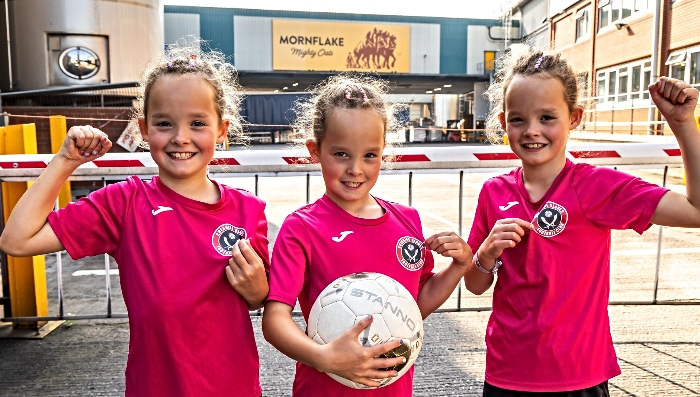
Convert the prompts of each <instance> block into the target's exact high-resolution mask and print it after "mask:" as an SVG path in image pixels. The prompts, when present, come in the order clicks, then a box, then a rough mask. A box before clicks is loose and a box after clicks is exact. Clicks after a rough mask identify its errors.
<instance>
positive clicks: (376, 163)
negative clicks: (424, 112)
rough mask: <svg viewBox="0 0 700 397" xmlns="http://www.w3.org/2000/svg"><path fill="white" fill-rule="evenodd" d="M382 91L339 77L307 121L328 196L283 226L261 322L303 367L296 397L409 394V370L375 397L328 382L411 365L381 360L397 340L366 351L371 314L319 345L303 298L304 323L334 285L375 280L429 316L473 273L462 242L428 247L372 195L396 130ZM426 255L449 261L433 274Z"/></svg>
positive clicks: (400, 210) (454, 239)
mask: <svg viewBox="0 0 700 397" xmlns="http://www.w3.org/2000/svg"><path fill="white" fill-rule="evenodd" d="M385 92H386V85H385V84H384V83H383V82H381V81H380V80H377V79H373V78H369V77H353V76H349V75H338V76H335V77H332V78H330V79H328V80H327V81H326V82H324V83H323V84H322V85H320V86H319V87H317V94H316V96H315V97H314V99H313V100H312V101H311V102H308V103H307V104H306V107H305V108H304V111H303V114H302V117H301V120H302V122H301V124H302V126H303V127H305V129H306V130H307V131H311V132H312V135H311V136H310V137H309V139H308V141H307V143H306V146H307V148H308V150H309V154H310V155H311V158H312V159H313V160H314V161H316V162H319V163H320V164H321V173H322V175H323V181H324V183H325V185H326V192H325V194H324V195H323V197H322V198H320V199H319V200H317V201H316V202H314V203H312V204H309V205H306V206H304V207H302V208H300V209H298V210H296V211H295V212H293V213H292V214H291V215H289V216H288V217H287V218H286V219H285V221H284V223H283V224H282V227H281V228H280V232H279V234H278V236H277V240H276V241H275V247H274V249H273V259H272V264H271V268H270V295H269V297H268V300H267V303H266V304H265V312H264V315H263V332H264V334H265V338H266V339H267V340H268V341H269V342H270V343H271V344H272V345H273V346H275V347H276V348H277V349H278V350H280V351H281V352H282V353H284V354H286V355H287V356H289V357H291V358H293V359H295V360H297V361H298V364H297V371H296V376H295V378H294V386H293V395H294V396H319V395H324V396H335V397H339V396H363V397H364V396H406V397H408V396H411V395H412V394H413V368H411V369H410V370H409V372H407V373H406V374H405V375H404V376H403V377H401V378H400V379H398V380H397V381H396V382H394V383H392V384H390V385H388V386H386V387H383V388H382V389H378V390H372V389H368V390H359V389H352V388H349V387H347V386H344V385H343V384H341V383H338V382H336V381H335V380H333V379H332V378H331V377H330V376H328V375H326V374H325V373H324V372H328V373H333V374H337V375H340V376H341V377H344V378H346V379H350V380H352V381H354V382H357V383H360V384H363V385H366V386H373V387H377V386H379V385H380V383H379V382H378V381H377V379H383V378H388V377H392V376H396V375H397V372H396V371H395V370H393V369H392V370H382V369H383V368H389V367H393V366H395V365H397V364H401V363H402V362H403V361H404V360H405V359H404V358H403V357H398V358H378V356H379V355H381V354H383V353H386V352H387V351H389V350H391V349H394V348H396V347H398V346H399V345H400V341H398V340H394V341H390V342H386V343H383V344H379V345H376V346H373V347H364V346H362V345H361V344H360V343H359V341H358V336H359V335H360V334H361V333H362V331H363V330H364V329H365V328H367V327H368V326H369V325H370V324H371V323H372V317H371V316H369V318H365V319H362V320H360V321H358V322H357V323H356V324H355V325H354V326H353V327H352V328H350V329H349V330H347V331H346V332H345V333H343V334H342V335H341V336H340V337H338V338H336V339H335V340H333V341H331V342H330V343H328V344H326V345H319V344H317V343H316V342H315V341H314V340H312V339H311V338H309V337H308V336H306V334H304V331H302V330H301V329H299V327H297V325H296V323H295V322H294V320H293V319H292V309H293V308H294V306H295V304H296V302H297V300H298V301H299V305H300V306H301V310H302V312H303V314H304V319H306V320H307V321H308V316H309V311H310V309H311V306H312V305H313V303H314V301H315V300H316V298H317V297H318V295H319V293H320V292H321V291H322V290H323V289H324V288H325V287H326V286H327V285H328V284H329V283H330V282H332V281H333V280H335V279H337V278H339V277H341V276H346V275H348V274H351V273H357V272H377V273H382V274H385V275H388V276H390V277H392V278H393V279H395V280H396V281H398V282H399V283H401V284H402V285H403V286H404V287H406V289H407V290H408V291H409V292H410V293H411V294H412V296H413V298H414V299H416V300H417V302H418V307H419V308H420V311H421V314H422V315H423V318H425V317H427V316H428V315H429V314H430V313H432V312H433V311H434V310H435V309H437V308H438V307H439V306H440V305H441V304H442V303H443V302H445V300H446V299H447V298H448V297H449V296H450V294H451V293H452V291H453V290H454V288H455V287H456V286H457V284H458V283H459V281H460V279H461V278H462V276H463V275H464V271H465V270H466V268H467V267H468V266H469V265H471V259H472V252H471V250H470V249H469V246H468V245H467V244H466V242H465V241H464V240H462V239H461V238H460V237H459V236H458V235H457V234H455V233H454V232H444V233H439V234H436V235H433V236H431V237H429V238H428V239H427V240H424V239H423V233H422V227H421V222H420V218H419V216H418V212H417V211H416V210H415V209H413V208H410V207H406V206H403V205H400V204H397V203H392V202H389V201H386V200H382V199H380V198H378V197H375V196H373V195H371V194H370V191H371V190H372V187H373V186H374V184H375V183H376V182H377V178H378V177H379V172H380V170H381V167H382V153H383V151H384V149H385V147H386V134H387V131H391V130H393V129H394V128H396V127H397V125H398V124H397V120H396V119H395V116H394V113H395V112H394V110H395V106H393V105H391V104H389V103H387V102H385V100H384V98H383V95H384V94H385ZM304 121H306V123H305V122H304ZM409 244H410V245H409ZM404 245H406V246H405V247H404ZM409 247H414V248H413V249H412V250H409V249H408V248H409ZM403 248H406V249H403ZM430 250H433V251H435V252H437V253H438V254H441V255H443V256H445V257H449V258H452V259H453V260H452V262H451V263H450V265H448V266H447V267H445V268H444V269H443V270H442V271H440V272H439V273H436V274H434V273H433V257H432V254H431V253H430ZM397 252H400V253H401V254H400V255H399V254H397ZM410 252H413V255H410ZM405 253H406V254H405Z"/></svg>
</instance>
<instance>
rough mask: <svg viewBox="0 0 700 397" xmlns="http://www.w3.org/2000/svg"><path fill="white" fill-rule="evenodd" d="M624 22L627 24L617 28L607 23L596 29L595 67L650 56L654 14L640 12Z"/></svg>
mask: <svg viewBox="0 0 700 397" xmlns="http://www.w3.org/2000/svg"><path fill="white" fill-rule="evenodd" d="M640 14H641V15H637V14H635V15H633V16H632V17H630V18H628V20H626V21H625V22H627V23H628V25H627V26H625V27H623V28H622V29H619V30H618V29H617V27H615V25H614V24H613V25H608V26H606V27H604V28H603V29H601V30H599V31H598V36H597V37H596V48H595V68H596V69H602V68H606V67H609V66H614V65H619V64H622V63H627V62H632V61H635V60H638V59H642V58H648V57H650V56H651V39H652V30H653V26H654V16H653V14H652V13H651V12H640Z"/></svg>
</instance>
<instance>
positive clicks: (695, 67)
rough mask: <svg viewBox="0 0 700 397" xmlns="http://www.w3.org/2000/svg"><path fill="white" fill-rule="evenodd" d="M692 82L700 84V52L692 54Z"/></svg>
mask: <svg viewBox="0 0 700 397" xmlns="http://www.w3.org/2000/svg"><path fill="white" fill-rule="evenodd" d="M688 80H690V84H700V52H696V53H693V54H691V55H690V79H688Z"/></svg>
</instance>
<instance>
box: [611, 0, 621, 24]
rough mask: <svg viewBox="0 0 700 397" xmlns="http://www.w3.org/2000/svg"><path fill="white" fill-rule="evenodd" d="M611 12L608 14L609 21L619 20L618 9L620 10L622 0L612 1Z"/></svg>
mask: <svg viewBox="0 0 700 397" xmlns="http://www.w3.org/2000/svg"><path fill="white" fill-rule="evenodd" d="M610 4H611V5H612V11H611V12H610V20H611V21H612V22H615V21H617V20H618V19H620V8H622V0H612V2H611V3H610Z"/></svg>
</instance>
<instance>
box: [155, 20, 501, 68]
mask: <svg viewBox="0 0 700 397" xmlns="http://www.w3.org/2000/svg"><path fill="white" fill-rule="evenodd" d="M170 13H188V14H196V15H199V23H200V27H201V28H200V33H201V38H202V39H204V40H207V41H209V43H210V46H211V47H212V48H213V49H218V50H221V51H223V52H224V53H225V54H227V55H230V56H233V55H234V50H235V52H236V57H235V58H232V59H233V61H234V64H235V65H236V67H237V68H238V69H239V70H250V71H265V70H271V66H272V60H271V57H272V55H271V51H272V50H271V48H272V41H271V34H272V33H271V29H272V28H271V26H272V25H271V23H269V24H268V23H266V22H265V23H260V22H261V21H271V20H272V19H278V18H279V19H281V18H288V19H314V20H328V21H346V22H352V21H358V22H381V23H397V24H406V25H410V26H411V73H427V74H465V73H466V72H467V63H466V61H465V60H466V59H467V58H468V55H467V36H468V34H467V27H468V26H470V25H499V22H498V21H497V20H487V19H468V18H435V17H414V16H397V15H367V14H335V13H321V12H301V11H276V10H250V9H234V8H207V7H189V6H165V14H166V15H168V14H170ZM251 17H252V18H251ZM171 21H172V20H171ZM168 23H169V22H168V19H166V26H167V25H168ZM239 23H241V24H242V26H238V24H239ZM258 24H259V25H258ZM265 29H268V30H267V31H265ZM268 31H269V36H267V37H265V36H264V35H265V34H268V33H267V32H268ZM414 32H415V33H414ZM264 40H267V42H266V43H264ZM414 41H415V43H414ZM268 52H269V54H270V55H267V53H268ZM423 55H426V56H425V57H423ZM268 56H269V59H268V58H266V57H268Z"/></svg>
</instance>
